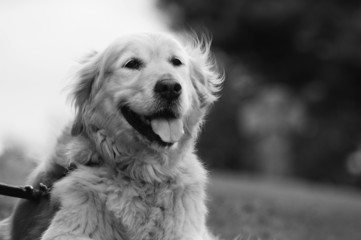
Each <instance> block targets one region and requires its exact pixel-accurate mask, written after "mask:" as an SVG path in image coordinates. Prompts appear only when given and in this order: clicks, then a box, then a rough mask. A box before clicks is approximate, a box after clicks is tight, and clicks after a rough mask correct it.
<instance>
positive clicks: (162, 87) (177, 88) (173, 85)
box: [154, 79, 182, 100]
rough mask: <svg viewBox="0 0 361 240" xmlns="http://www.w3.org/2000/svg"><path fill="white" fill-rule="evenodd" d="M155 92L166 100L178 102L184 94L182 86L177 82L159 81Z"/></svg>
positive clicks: (169, 80)
mask: <svg viewBox="0 0 361 240" xmlns="http://www.w3.org/2000/svg"><path fill="white" fill-rule="evenodd" d="M154 92H155V93H156V94H157V95H158V96H159V97H161V98H163V99H166V100H176V99H177V98H178V97H179V96H180V95H181V93H182V86H181V85H180V84H179V83H178V82H177V81H175V80H172V79H165V80H159V81H158V82H157V83H156V84H155V87H154Z"/></svg>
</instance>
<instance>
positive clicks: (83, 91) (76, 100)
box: [71, 52, 100, 136]
mask: <svg viewBox="0 0 361 240" xmlns="http://www.w3.org/2000/svg"><path fill="white" fill-rule="evenodd" d="M99 68H100V67H99V60H98V54H97V53H96V52H93V53H91V54H90V55H88V56H87V57H86V58H85V59H84V60H83V61H82V66H81V68H80V70H79V71H78V72H77V74H76V81H77V82H76V85H75V87H74V90H73V92H72V94H71V97H72V102H73V105H74V107H75V119H74V123H73V126H72V128H71V135H72V136H77V135H79V134H81V133H82V132H83V130H84V123H83V112H84V109H85V107H86V105H87V104H88V103H89V101H91V99H92V97H93V91H94V90H93V86H94V82H95V80H96V78H97V77H98V76H99Z"/></svg>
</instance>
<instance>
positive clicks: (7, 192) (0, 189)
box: [0, 163, 77, 201]
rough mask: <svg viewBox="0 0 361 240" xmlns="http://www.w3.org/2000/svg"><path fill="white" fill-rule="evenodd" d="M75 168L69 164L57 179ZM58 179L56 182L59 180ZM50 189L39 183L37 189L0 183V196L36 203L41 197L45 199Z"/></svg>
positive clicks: (29, 186)
mask: <svg viewBox="0 0 361 240" xmlns="http://www.w3.org/2000/svg"><path fill="white" fill-rule="evenodd" d="M76 168H77V167H76V165H75V164H73V163H71V164H69V166H68V168H66V169H65V170H66V171H65V172H64V174H62V175H61V176H60V177H59V179H61V178H63V177H65V176H66V175H68V174H69V173H70V172H71V171H73V170H75V169H76ZM59 179H58V180H59ZM50 191H51V187H48V186H46V185H45V184H43V183H39V187H38V188H34V187H33V186H31V185H26V186H12V185H7V184H4V183H0V195H3V196H8V197H14V198H22V199H27V200H30V201H38V200H40V199H41V198H43V197H46V196H48V195H49V194H50Z"/></svg>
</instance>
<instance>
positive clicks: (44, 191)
mask: <svg viewBox="0 0 361 240" xmlns="http://www.w3.org/2000/svg"><path fill="white" fill-rule="evenodd" d="M48 194H49V189H48V187H47V186H45V185H44V184H42V183H40V185H39V189H34V188H33V187H32V186H24V187H16V186H10V185H6V184H3V183H0V195H4V196H8V197H15V198H23V199H27V200H33V201H34V200H39V199H40V198H42V197H44V196H46V195H48Z"/></svg>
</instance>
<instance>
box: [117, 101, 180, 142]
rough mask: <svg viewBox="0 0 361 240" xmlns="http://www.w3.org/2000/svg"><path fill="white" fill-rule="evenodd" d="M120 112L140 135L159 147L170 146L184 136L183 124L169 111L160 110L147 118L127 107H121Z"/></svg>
mask: <svg viewBox="0 0 361 240" xmlns="http://www.w3.org/2000/svg"><path fill="white" fill-rule="evenodd" d="M120 111H121V112H122V114H123V116H124V118H125V119H126V120H127V122H128V123H129V124H130V125H131V126H132V127H133V128H134V129H135V130H137V131H138V132H139V133H140V134H141V135H143V136H144V137H145V138H147V139H148V140H150V141H151V142H156V143H158V144H159V145H161V146H164V147H166V146H171V145H173V144H174V143H176V142H178V141H179V140H180V139H181V137H182V136H183V134H184V130H183V122H182V120H181V119H179V118H178V117H177V116H176V114H175V113H174V112H173V111H171V110H162V111H158V112H155V113H154V114H151V115H149V116H144V115H140V114H137V113H136V112H134V111H133V110H132V109H130V107H129V106H127V105H125V106H121V107H120Z"/></svg>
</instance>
